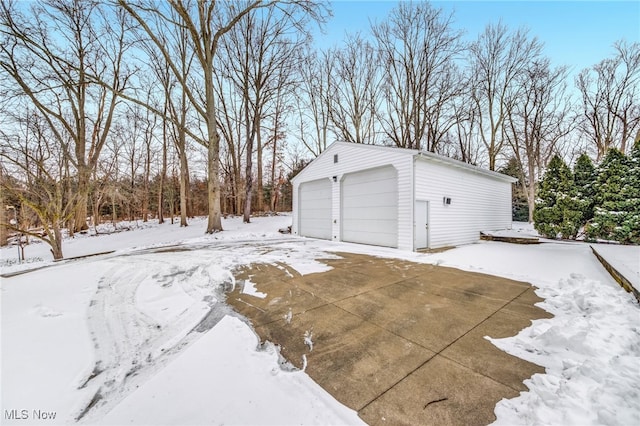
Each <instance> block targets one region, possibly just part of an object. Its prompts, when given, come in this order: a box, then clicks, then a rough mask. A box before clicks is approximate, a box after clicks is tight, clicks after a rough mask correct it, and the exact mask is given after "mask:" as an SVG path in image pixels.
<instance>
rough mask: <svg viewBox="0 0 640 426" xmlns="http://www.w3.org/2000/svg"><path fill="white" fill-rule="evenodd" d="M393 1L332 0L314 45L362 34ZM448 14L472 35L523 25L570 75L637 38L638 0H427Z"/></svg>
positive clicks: (639, 38) (469, 37)
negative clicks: (618, 44) (615, 45)
mask: <svg viewBox="0 0 640 426" xmlns="http://www.w3.org/2000/svg"><path fill="white" fill-rule="evenodd" d="M397 4H398V2H397V1H376V0H373V1H371V0H349V1H343V0H338V1H334V2H333V3H332V9H333V14H334V16H333V18H332V19H331V20H330V21H329V23H328V24H327V25H326V28H325V30H326V34H325V35H319V36H316V43H317V45H318V46H320V47H330V46H333V45H335V44H337V45H340V42H341V40H343V38H344V34H345V33H346V32H361V33H362V35H363V36H364V35H367V34H368V31H369V28H370V22H380V21H382V20H384V19H386V17H387V16H388V14H389V12H390V11H391V10H392V9H393V8H394V6H396V5H397ZM431 4H432V5H433V6H435V7H437V8H442V9H443V10H445V11H447V12H453V13H454V26H455V28H456V29H461V30H464V31H465V39H466V40H469V41H471V40H475V39H476V38H477V36H478V34H479V33H480V32H482V31H483V29H484V28H485V26H486V25H487V24H489V23H497V22H498V21H499V20H502V22H503V23H504V24H506V25H507V26H508V27H509V28H512V29H516V28H519V27H522V26H525V27H527V28H528V29H529V31H530V35H531V36H535V37H537V38H538V39H539V40H541V41H542V42H543V43H544V45H545V49H544V51H545V54H546V55H547V56H549V57H550V59H551V61H552V63H553V64H555V65H567V66H569V69H570V72H571V73H572V74H574V73H575V74H577V73H578V72H579V71H580V70H582V69H583V68H586V67H590V66H592V65H594V64H596V63H598V62H600V61H601V60H602V59H605V58H607V57H610V56H612V55H613V52H614V50H613V47H612V46H613V43H614V42H615V41H617V40H620V39H625V40H627V41H629V42H633V41H635V42H638V41H640V1H637V0H629V1H552V0H547V1H515V0H511V1H481V0H479V1H471V0H467V1H456V0H449V1H432V2H431Z"/></svg>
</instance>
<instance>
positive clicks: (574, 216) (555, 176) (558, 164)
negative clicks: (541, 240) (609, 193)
mask: <svg viewBox="0 0 640 426" xmlns="http://www.w3.org/2000/svg"><path fill="white" fill-rule="evenodd" d="M576 195H577V191H576V187H575V183H574V181H573V175H572V173H571V170H570V169H569V167H568V166H567V165H566V164H565V162H564V161H563V160H562V159H561V158H560V157H559V156H557V155H556V156H554V157H553V158H552V159H551V161H550V162H549V165H548V167H547V171H546V172H545V174H544V177H543V178H542V182H540V191H539V192H538V199H537V200H536V209H535V212H534V214H533V216H534V221H535V224H534V226H535V228H536V230H537V231H538V232H539V233H540V234H541V235H543V236H545V237H547V238H558V237H561V238H575V236H576V235H577V233H578V230H579V229H580V226H581V219H582V216H583V213H582V211H581V210H580V201H579V199H578V198H577V196H576Z"/></svg>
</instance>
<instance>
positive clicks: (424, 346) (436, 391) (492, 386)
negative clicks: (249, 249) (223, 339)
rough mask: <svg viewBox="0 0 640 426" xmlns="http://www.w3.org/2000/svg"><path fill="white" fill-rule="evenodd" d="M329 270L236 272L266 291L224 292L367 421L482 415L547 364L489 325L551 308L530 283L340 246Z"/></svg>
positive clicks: (507, 328) (513, 328)
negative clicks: (518, 353) (516, 353)
mask: <svg viewBox="0 0 640 426" xmlns="http://www.w3.org/2000/svg"><path fill="white" fill-rule="evenodd" d="M339 255H340V256H341V257H343V259H340V260H326V261H325V262H326V263H327V264H329V265H330V266H332V267H333V269H332V270H331V271H329V272H324V273H316V274H310V275H305V276H300V275H299V274H297V273H296V272H295V271H292V270H288V269H287V268H286V267H285V266H284V265H278V266H273V265H254V266H253V267H252V268H250V269H245V270H242V271H239V272H238V273H237V275H236V278H237V279H238V280H240V281H241V280H243V279H250V281H251V282H252V283H255V285H256V288H257V290H258V291H261V292H264V293H266V294H267V296H266V297H265V298H259V297H255V296H252V295H247V294H241V293H240V291H239V290H238V289H236V290H235V291H234V292H232V293H230V294H228V302H229V303H230V304H231V305H232V306H234V308H235V309H236V310H237V311H238V312H240V313H241V314H243V315H245V316H246V317H247V318H249V319H250V320H251V322H252V323H253V325H254V327H255V330H256V332H257V333H258V334H259V336H260V338H261V339H262V340H269V341H271V342H273V343H275V344H278V345H280V346H281V347H282V354H283V356H284V357H285V358H286V359H287V360H289V361H290V362H291V363H292V364H294V365H295V366H296V367H299V368H302V367H303V363H304V361H303V358H305V357H306V362H307V367H306V372H307V373H308V374H309V375H310V376H311V377H312V378H313V379H314V380H315V381H316V382H317V383H318V384H320V385H321V386H322V387H323V388H324V389H326V390H327V391H328V392H329V393H331V394H332V395H333V396H334V397H335V398H336V399H337V400H338V401H340V402H342V403H343V404H345V405H347V406H348V407H350V408H352V409H354V410H356V411H358V414H359V415H360V417H361V418H362V419H363V420H364V421H365V422H367V423H369V424H371V425H378V424H390V425H400V424H414V425H415V424H421V425H443V424H452V425H454V424H455V425H475V424H478V425H479V424H487V423H490V422H492V421H493V420H495V416H494V414H493V409H494V406H495V404H496V403H497V402H498V401H499V400H500V399H502V398H512V397H515V396H517V395H518V394H519V392H520V391H523V390H526V387H525V386H524V385H523V384H522V381H523V380H525V379H527V378H529V377H530V376H531V375H533V374H535V373H542V372H544V369H543V368H541V367H539V366H537V365H535V364H531V363H529V362H526V361H523V360H521V359H519V358H516V357H513V356H511V355H508V354H506V353H504V352H502V351H500V350H499V349H497V348H496V347H495V346H493V345H492V344H491V343H490V342H488V341H487V340H486V339H485V338H484V336H491V337H495V338H500V337H508V336H513V335H515V334H517V333H518V331H520V330H521V329H523V328H525V327H527V326H528V325H530V321H531V320H532V319H537V318H544V317H548V316H549V314H547V313H546V312H545V311H543V310H541V309H539V308H537V307H535V306H534V303H536V302H538V301H540V300H541V299H540V298H538V297H537V296H536V295H535V294H534V292H533V287H532V286H531V285H530V284H527V283H522V282H517V281H512V280H507V279H503V278H498V277H494V276H489V275H483V274H478V273H470V272H464V271H460V270H457V269H452V268H445V267H438V266H433V265H422V264H416V263H411V262H405V261H400V260H393V259H381V258H375V257H371V256H364V255H355V254H348V253H339Z"/></svg>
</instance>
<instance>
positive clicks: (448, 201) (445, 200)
mask: <svg viewBox="0 0 640 426" xmlns="http://www.w3.org/2000/svg"><path fill="white" fill-rule="evenodd" d="M442 204H443V205H445V206H448V205H450V204H451V198H449V197H442Z"/></svg>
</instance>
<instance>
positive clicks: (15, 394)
mask: <svg viewBox="0 0 640 426" xmlns="http://www.w3.org/2000/svg"><path fill="white" fill-rule="evenodd" d="M290 222H291V218H290V217H289V216H277V217H265V218H255V219H253V223H251V224H242V221H241V219H239V218H233V219H229V220H225V221H224V222H223V226H224V228H225V232H223V233H221V234H216V235H207V236H205V235H204V234H203V232H204V228H205V225H206V222H205V221H204V220H203V219H198V220H194V221H192V222H191V225H190V226H189V227H187V228H180V227H179V226H177V224H176V225H170V224H163V225H158V224H157V223H155V224H154V223H147V224H142V223H141V222H140V223H138V228H136V229H135V230H131V231H125V232H119V233H116V234H112V235H105V236H100V237H94V236H77V237H76V238H74V239H73V240H70V241H66V242H65V246H64V251H65V255H66V256H78V255H84V254H90V253H97V252H103V251H107V250H117V251H116V252H115V253H113V254H108V255H102V256H97V257H92V258H87V259H82V260H75V261H66V262H61V263H57V264H53V265H51V266H49V267H47V268H44V269H41V270H38V271H34V272H30V273H27V274H23V275H19V276H15V277H13V278H8V279H3V280H2V288H1V292H0V297H1V303H2V313H1V319H2V338H1V344H2V347H1V348H0V354H1V355H2V371H1V374H2V377H1V385H2V401H1V402H2V404H1V407H0V408H1V410H2V411H1V413H2V420H1V421H2V423H3V424H31V423H43V424H45V423H46V424H62V423H73V422H74V421H75V419H76V418H78V417H81V420H80V422H81V423H86V424H125V423H127V424H294V423H295V424H357V423H361V421H360V419H359V418H358V417H357V415H356V413H355V412H353V411H352V410H349V409H347V408H346V407H344V406H342V405H341V404H339V403H338V402H336V401H335V400H334V399H333V398H332V397H331V396H330V395H328V394H327V393H326V392H325V391H324V390H323V389H321V388H320V387H319V386H317V385H316V384H315V383H314V382H313V381H312V380H311V379H310V378H309V377H308V376H307V375H306V374H305V373H304V372H302V371H292V370H291V368H289V367H288V365H287V364H286V362H285V361H284V360H282V359H281V358H280V357H279V354H278V352H277V350H276V348H274V347H273V346H272V345H269V344H267V345H262V346H259V342H258V339H257V337H256V335H255V334H254V333H253V332H252V330H251V329H250V328H249V326H247V325H246V324H245V323H244V322H242V321H241V319H239V318H237V317H236V316H235V315H234V313H233V312H231V311H230V310H229V309H228V308H227V307H226V306H225V305H224V304H223V303H220V300H221V299H222V298H223V291H224V289H225V288H229V287H232V286H235V285H236V283H235V280H234V279H233V276H232V275H231V273H230V271H231V270H232V269H233V268H235V267H238V266H241V265H246V264H249V263H252V262H269V263H274V264H275V263H276V262H278V264H286V265H288V266H290V267H292V268H294V269H296V270H297V271H298V272H300V273H303V274H305V273H311V272H320V271H323V270H326V269H328V268H329V267H328V266H327V265H326V264H324V263H323V262H322V259H326V258H331V257H333V256H335V255H332V254H331V252H335V251H350V252H356V253H365V254H371V255H378V256H384V257H392V258H402V259H406V260H412V261H417V262H427V263H437V264H442V265H446V266H453V267H458V268H461V269H466V270H473V271H480V272H485V273H490V274H495V275H499V276H504V277H508V278H514V279H519V280H523V281H527V282H530V283H532V284H534V285H536V286H537V287H538V288H539V290H538V291H537V293H538V294H539V295H540V296H542V297H544V298H545V299H546V300H545V302H543V303H542V304H541V307H542V308H544V309H546V310H548V311H549V312H552V313H553V314H554V315H555V317H554V318H552V319H545V320H537V321H534V323H533V324H532V326H531V327H528V328H527V329H525V330H522V331H521V332H520V333H519V334H518V335H517V336H514V337H512V338H507V339H490V337H488V338H489V339H490V340H491V341H492V342H493V343H494V344H496V345H497V346H498V347H500V348H501V349H503V350H505V351H507V352H509V353H512V354H514V355H516V356H519V357H521V358H524V359H527V360H530V361H532V362H535V363H538V364H540V365H542V366H544V367H545V368H546V374H541V375H535V376H534V377H532V378H531V379H530V380H528V381H526V382H525V383H526V384H527V386H528V387H529V389H530V391H528V392H523V393H522V394H521V395H520V396H519V397H517V398H515V399H512V400H503V401H501V402H500V403H498V405H497V406H496V415H497V417H498V420H497V423H499V424H640V367H639V366H640V307H639V306H638V303H637V302H636V301H635V300H634V299H633V298H632V297H631V296H630V295H629V294H627V293H626V292H624V291H623V290H622V289H621V288H620V287H619V286H618V285H617V284H616V283H615V282H614V281H613V280H612V279H611V278H610V277H609V276H608V275H607V273H606V271H605V270H604V269H603V268H602V267H601V266H600V264H599V262H598V261H597V260H596V259H595V257H594V256H593V255H592V254H591V252H590V248H589V246H588V245H586V244H580V243H548V244H541V245H535V246H518V245H510V244H504V243H496V242H482V243H478V244H472V245H468V246H463V247H459V248H456V249H453V250H449V251H446V252H443V253H436V254H430V255H427V254H419V253H410V252H401V251H398V250H393V249H386V248H379V247H370V246H364V245H356V244H346V243H330V242H326V241H318V240H308V239H303V238H296V237H291V236H286V235H281V234H278V233H277V230H278V229H279V228H283V227H286V226H288V225H289V224H290ZM524 232H526V230H525V231H524ZM0 254H1V256H2V266H3V267H2V273H7V272H11V271H17V270H20V269H21V268H25V266H24V265H16V264H15V263H14V262H12V261H11V258H12V257H13V258H15V257H16V255H17V249H16V248H15V247H10V248H5V249H2V250H1V251H0ZM25 254H26V256H27V258H28V259H29V258H31V259H35V261H34V262H32V263H29V264H28V265H27V266H26V267H37V266H43V265H49V264H51V262H50V261H49V260H48V259H49V258H50V255H49V254H48V249H47V247H46V245H44V244H33V245H30V246H28V247H26V249H25ZM39 259H42V260H39ZM244 291H246V292H252V291H253V292H255V291H256V289H255V288H253V287H252V286H251V285H247V286H246V287H245V288H244ZM257 296H258V297H259V296H260V295H259V294H258V295H257ZM194 327H195V328H194ZM52 413H55V416H56V417H55V419H53V420H51V419H47V420H43V419H42V417H43V416H44V415H47V416H50V415H52ZM38 416H40V420H39V419H38ZM20 419H22V420H20ZM26 420H28V421H26Z"/></svg>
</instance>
